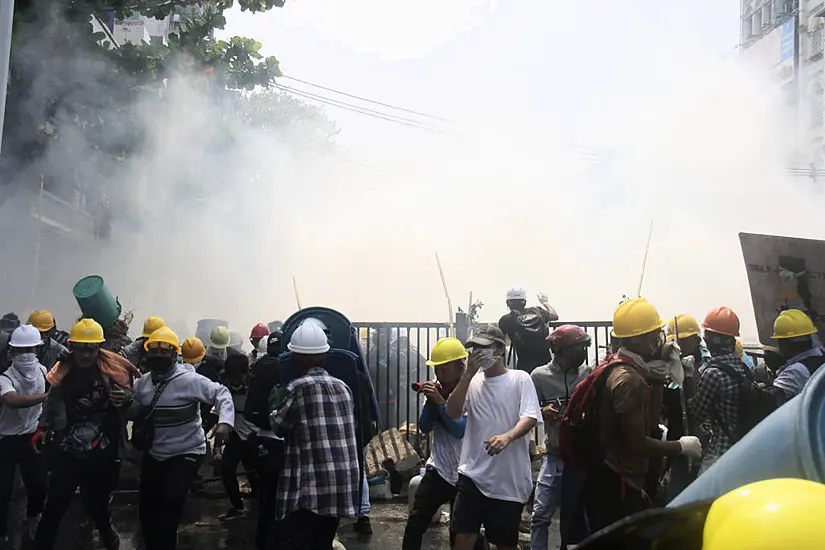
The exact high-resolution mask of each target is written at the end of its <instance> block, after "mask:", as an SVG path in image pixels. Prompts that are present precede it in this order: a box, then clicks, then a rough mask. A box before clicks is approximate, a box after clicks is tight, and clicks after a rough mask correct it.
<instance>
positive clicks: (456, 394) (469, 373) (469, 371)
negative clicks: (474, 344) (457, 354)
mask: <svg viewBox="0 0 825 550" xmlns="http://www.w3.org/2000/svg"><path fill="white" fill-rule="evenodd" d="M477 372H478V365H475V361H473V360H472V355H471V356H470V360H468V361H467V368H466V369H464V374H462V375H461V380H459V381H458V385H457V386H456V387H455V389H454V390H453V392H452V393H451V394H450V397H449V398H448V399H447V408H446V412H447V416H448V417H449V418H452V419H453V420H458V419H459V418H461V417H462V416H463V415H464V401H465V400H466V399H467V390H468V389H469V388H470V382H471V381H472V380H473V376H475V375H476V373H477Z"/></svg>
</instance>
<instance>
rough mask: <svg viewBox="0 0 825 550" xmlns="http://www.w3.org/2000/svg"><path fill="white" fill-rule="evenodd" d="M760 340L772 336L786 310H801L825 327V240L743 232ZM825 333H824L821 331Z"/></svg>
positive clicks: (769, 341) (768, 340)
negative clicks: (774, 325) (775, 323)
mask: <svg viewBox="0 0 825 550" xmlns="http://www.w3.org/2000/svg"><path fill="white" fill-rule="evenodd" d="M739 241H740V243H741V244H742V256H744V258H745V268H746V269H747V272H748V283H749V284H750V290H751V299H752V300H753V310H754V314H755V315H756V328H757V329H758V331H759V341H760V342H761V343H762V344H764V345H776V342H775V341H774V340H772V339H771V334H773V322H774V320H775V319H776V316H777V315H779V313H780V312H781V311H783V310H785V309H801V310H803V311H805V312H807V313H808V315H809V316H810V317H811V319H812V320H813V321H814V323H815V324H816V326H817V328H819V330H820V332H821V331H822V330H823V328H825V241H817V240H813V239H795V238H791V237H776V236H773V235H754V234H750V233H740V234H739ZM822 334H825V332H822Z"/></svg>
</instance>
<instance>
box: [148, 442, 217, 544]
mask: <svg viewBox="0 0 825 550" xmlns="http://www.w3.org/2000/svg"><path fill="white" fill-rule="evenodd" d="M202 462H203V455H179V456H174V457H172V458H167V459H166V460H156V459H154V458H152V457H151V456H150V455H149V454H148V453H147V454H144V455H143V468H142V470H141V473H140V505H139V506H140V510H139V515H140V529H141V532H142V533H143V540H144V542H145V543H146V549H147V550H175V547H176V546H177V543H178V526H179V525H180V519H181V516H182V515H183V505H184V503H185V502H186V496H187V495H188V494H189V489H190V488H191V487H192V483H193V482H194V481H195V475H196V474H197V473H198V469H199V468H200V466H201V463H202Z"/></svg>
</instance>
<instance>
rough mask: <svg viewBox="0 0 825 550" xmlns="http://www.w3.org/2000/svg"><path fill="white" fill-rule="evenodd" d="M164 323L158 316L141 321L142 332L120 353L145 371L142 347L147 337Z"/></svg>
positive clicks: (144, 350) (143, 348) (144, 354)
mask: <svg viewBox="0 0 825 550" xmlns="http://www.w3.org/2000/svg"><path fill="white" fill-rule="evenodd" d="M165 325H166V323H165V322H164V321H163V319H161V318H160V317H149V318H148V319H146V321H144V323H143V332H142V333H141V335H140V338H138V339H137V340H135V341H134V342H132V343H131V344H129V345H128V346H126V347H125V348H123V349H122V350H121V351H120V354H121V355H122V356H123V357H125V358H126V359H128V360H129V362H130V363H132V364H133V365H134V366H136V367H137V368H138V369H139V370H140V371H141V372H146V369H145V368H144V367H143V359H144V357H146V349H145V347H144V345H145V344H146V340H148V339H149V336H151V335H152V333H153V332H155V331H156V330H158V329H159V328H162V327H163V326H165Z"/></svg>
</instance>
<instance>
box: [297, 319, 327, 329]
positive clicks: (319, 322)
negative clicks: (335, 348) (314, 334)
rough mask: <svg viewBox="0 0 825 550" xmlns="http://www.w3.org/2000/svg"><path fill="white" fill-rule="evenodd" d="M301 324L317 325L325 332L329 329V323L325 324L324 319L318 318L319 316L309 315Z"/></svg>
mask: <svg viewBox="0 0 825 550" xmlns="http://www.w3.org/2000/svg"><path fill="white" fill-rule="evenodd" d="M301 324H302V325H308V324H312V325H317V326H318V327H320V329H321V330H323V331H324V332H326V331H327V330H328V328H327V325H325V324H324V322H323V321H322V320H320V319H318V318H317V317H307V318H306V319H304V320H303V322H302V323H301Z"/></svg>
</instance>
